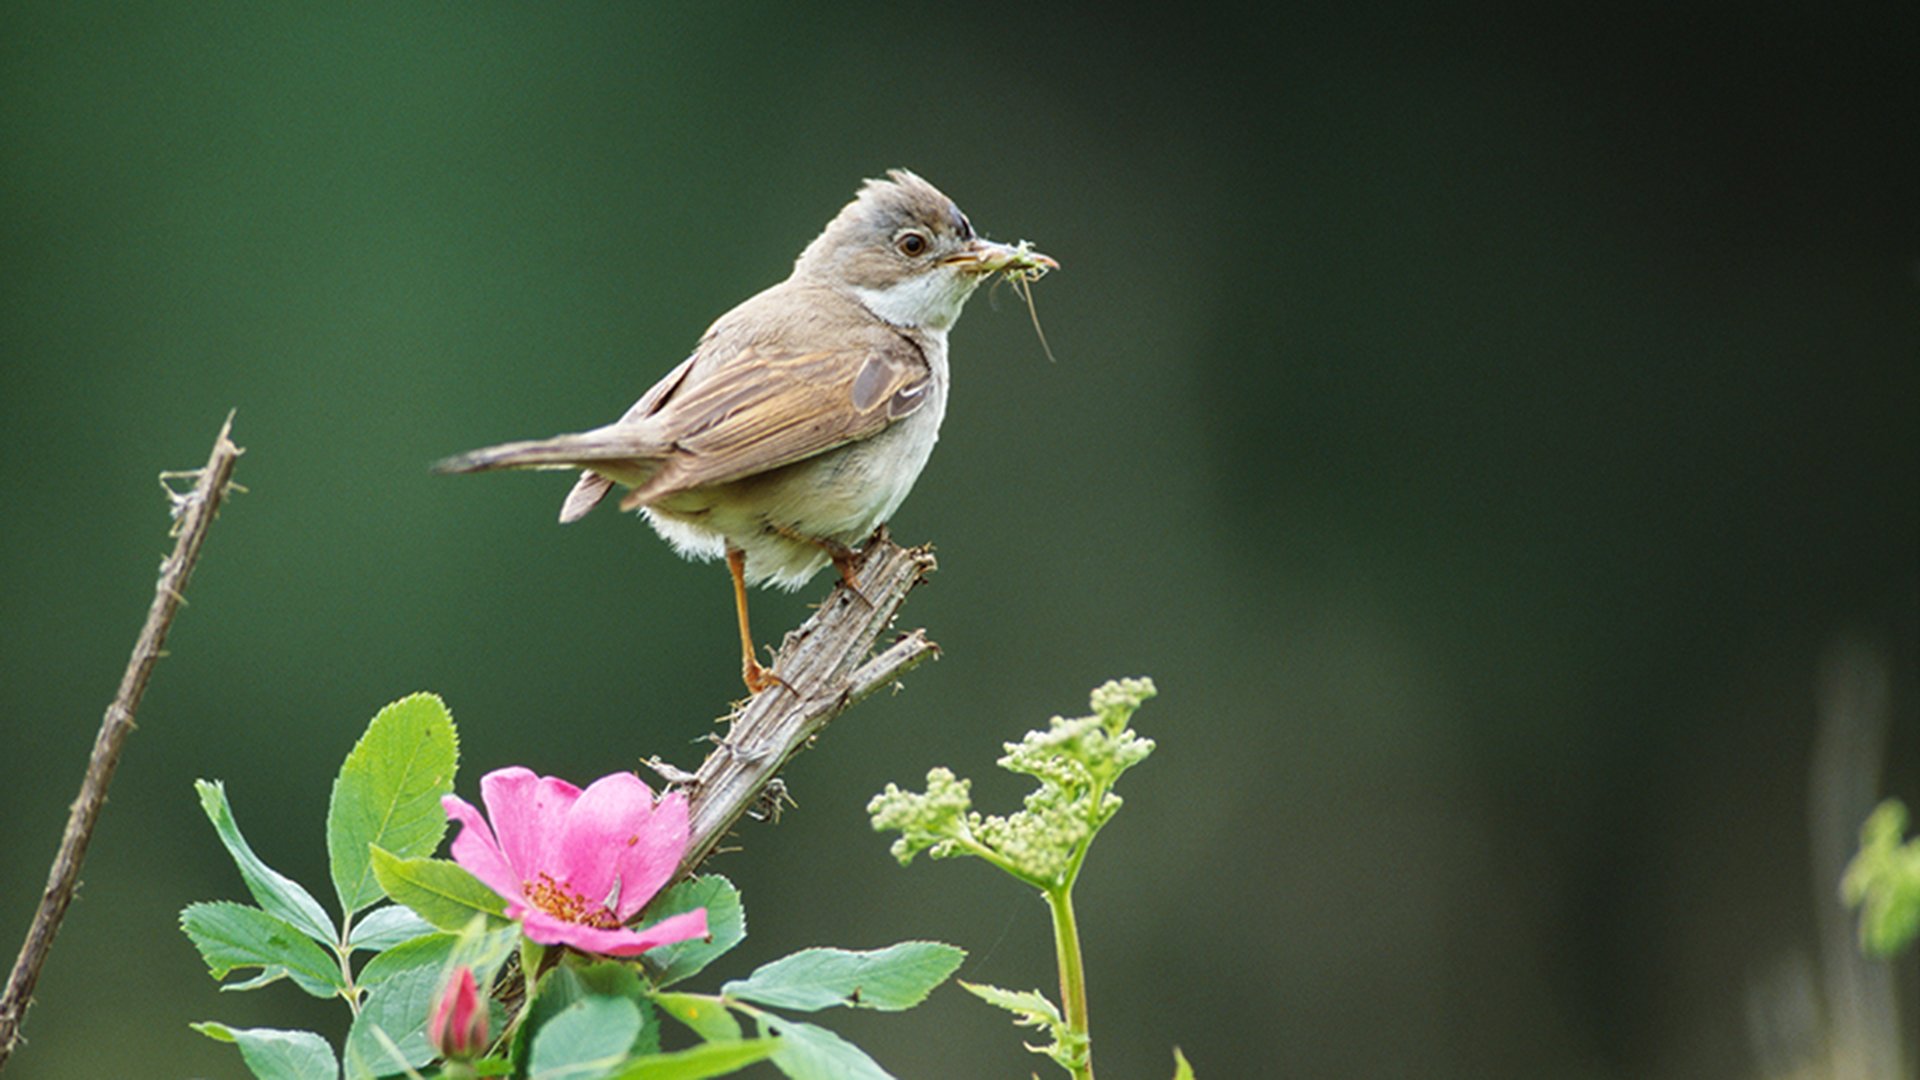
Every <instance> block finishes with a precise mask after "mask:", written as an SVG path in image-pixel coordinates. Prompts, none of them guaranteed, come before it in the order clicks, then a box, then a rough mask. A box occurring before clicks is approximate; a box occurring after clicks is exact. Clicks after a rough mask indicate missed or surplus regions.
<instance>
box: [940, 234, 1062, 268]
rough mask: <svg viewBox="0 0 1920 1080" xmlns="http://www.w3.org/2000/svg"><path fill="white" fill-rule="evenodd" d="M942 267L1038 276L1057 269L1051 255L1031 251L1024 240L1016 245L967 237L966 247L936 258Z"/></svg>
mask: <svg viewBox="0 0 1920 1080" xmlns="http://www.w3.org/2000/svg"><path fill="white" fill-rule="evenodd" d="M940 262H941V264H942V265H944V266H953V267H958V268H959V269H961V270H965V271H966V272H968V273H970V274H999V273H1025V274H1027V275H1030V276H1031V277H1039V276H1040V275H1041V274H1044V273H1046V272H1047V271H1049V270H1058V269H1060V264H1059V263H1057V262H1054V261H1053V259H1052V257H1051V256H1047V255H1042V254H1040V253H1039V252H1037V251H1035V250H1033V246H1032V245H1030V244H1028V243H1027V242H1026V241H1025V240H1022V241H1020V242H1019V243H1018V244H996V243H994V242H993V241H991V240H970V241H968V242H967V246H966V247H963V248H961V249H960V250H959V251H956V252H954V253H953V254H951V255H949V256H947V257H946V258H944V259H941V260H940Z"/></svg>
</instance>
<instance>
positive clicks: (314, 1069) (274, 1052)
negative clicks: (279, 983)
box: [187, 1021, 340, 1080]
mask: <svg viewBox="0 0 1920 1080" xmlns="http://www.w3.org/2000/svg"><path fill="white" fill-rule="evenodd" d="M187 1026H188V1027H190V1028H192V1029H193V1030H195V1031H197V1032H199V1033H200V1034H202V1035H205V1036H207V1037H208V1038H210V1039H215V1040H218V1041H220V1042H224V1043H234V1044H237V1045H238V1046H239V1047H240V1059H241V1060H242V1061H245V1062H246V1063H247V1069H248V1071H249V1072H252V1073H253V1075H254V1076H256V1077H259V1078H260V1080H339V1076H340V1064H339V1062H337V1061H335V1060H334V1057H333V1047H331V1046H328V1045H327V1040H325V1039H323V1038H321V1037H320V1036H318V1035H315V1034H314V1033H313V1032H311V1031H280V1030H277V1029H275V1028H230V1027H228V1026H227V1025H225V1024H220V1023H214V1022H213V1021H207V1022H205V1023H199V1024H189V1025H187Z"/></svg>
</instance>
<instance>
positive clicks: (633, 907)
mask: <svg viewBox="0 0 1920 1080" xmlns="http://www.w3.org/2000/svg"><path fill="white" fill-rule="evenodd" d="M689 835H690V829H689V826H688V824H687V797H686V796H685V795H684V794H682V793H680V792H678V791H670V792H668V793H667V794H666V795H664V796H662V797H661V799H660V802H659V803H658V804H656V805H655V806H654V808H653V814H652V816H651V817H649V818H648V819H647V822H646V825H645V827H644V828H641V829H640V830H638V831H637V832H636V833H634V834H633V839H632V841H631V842H626V841H625V840H624V838H623V842H622V847H621V849H620V853H619V856H618V859H619V871H620V903H619V904H618V905H617V907H616V910H615V911H614V914H615V915H618V916H619V917H620V921H621V922H626V921H627V920H628V919H631V918H633V917H634V916H635V915H637V914H639V913H640V909H641V908H643V907H646V906H647V903H648V902H649V901H651V900H652V899H653V897H654V894H655V893H658V892H659V891H660V890H661V888H663V887H664V886H665V885H666V884H667V882H669V881H671V880H673V875H674V874H675V873H676V872H678V871H679V869H680V859H681V857H682V856H684V855H685V854H686V853H687V840H688V837H689ZM701 932H702V933H703V934H704V933H705V931H701Z"/></svg>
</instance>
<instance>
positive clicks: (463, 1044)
mask: <svg viewBox="0 0 1920 1080" xmlns="http://www.w3.org/2000/svg"><path fill="white" fill-rule="evenodd" d="M427 1040H428V1041H429V1042H431V1043H433V1048H434V1049H435V1050H437V1051H439V1053H440V1056H441V1057H443V1058H446V1059H447V1060H449V1061H470V1060H472V1059H474V1058H477V1057H479V1056H480V1055H481V1054H483V1053H485V1052H486V1050H487V1003H486V1002H485V1001H483V1000H481V997H480V987H479V985H478V984H477V983H475V982H474V981H473V969H472V968H469V967H461V968H455V969H454V972H453V976H452V977H451V978H449V979H448V980H447V985H446V986H445V987H443V988H441V990H440V996H439V997H437V998H435V999H434V1002H433V1011H432V1012H430V1013H428V1014H427Z"/></svg>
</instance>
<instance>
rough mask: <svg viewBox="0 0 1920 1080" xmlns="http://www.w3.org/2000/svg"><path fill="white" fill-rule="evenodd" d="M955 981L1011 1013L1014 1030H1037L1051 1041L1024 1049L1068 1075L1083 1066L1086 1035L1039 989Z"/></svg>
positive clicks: (962, 987) (1086, 1049) (1030, 1045)
mask: <svg viewBox="0 0 1920 1080" xmlns="http://www.w3.org/2000/svg"><path fill="white" fill-rule="evenodd" d="M956 981H958V982H959V983H960V987H961V989H963V990H965V991H967V993H969V994H972V995H974V996H975V997H977V998H979V999H980V1000H982V1001H985V1002H987V1003H988V1004H990V1005H995V1006H998V1007H1000V1008H1002V1009H1005V1010H1007V1011H1008V1012H1010V1013H1012V1014H1013V1023H1014V1026H1015V1027H1030V1028H1037V1029H1039V1030H1041V1031H1044V1032H1046V1033H1047V1035H1048V1036H1049V1037H1050V1038H1052V1040H1053V1041H1052V1042H1050V1043H1048V1044H1047V1045H1045V1046H1034V1045H1033V1044H1032V1043H1028V1044H1027V1049H1029V1050H1031V1051H1033V1052H1034V1053H1036V1054H1045V1055H1047V1056H1048V1057H1050V1058H1052V1059H1053V1060H1054V1061H1056V1062H1058V1063H1059V1064H1060V1067H1061V1068H1063V1069H1066V1070H1067V1071H1068V1072H1073V1071H1075V1070H1076V1069H1078V1068H1080V1067H1082V1066H1084V1065H1085V1064H1086V1060H1087V1052H1088V1044H1087V1036H1086V1034H1085V1033H1084V1032H1078V1031H1075V1030H1073V1028H1072V1026H1071V1025H1069V1024H1068V1023H1067V1022H1066V1020H1065V1019H1064V1018H1062V1017H1061V1015H1060V1010H1059V1009H1056V1008H1054V1006H1053V1002H1051V1001H1048V1000H1047V996H1046V995H1045V994H1042V993H1041V992H1040V991H1038V990H1002V989H1000V988H999V987H997V986H985V985H982V984H979V983H970V982H967V981H966V980H964V979H961V980H956Z"/></svg>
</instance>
